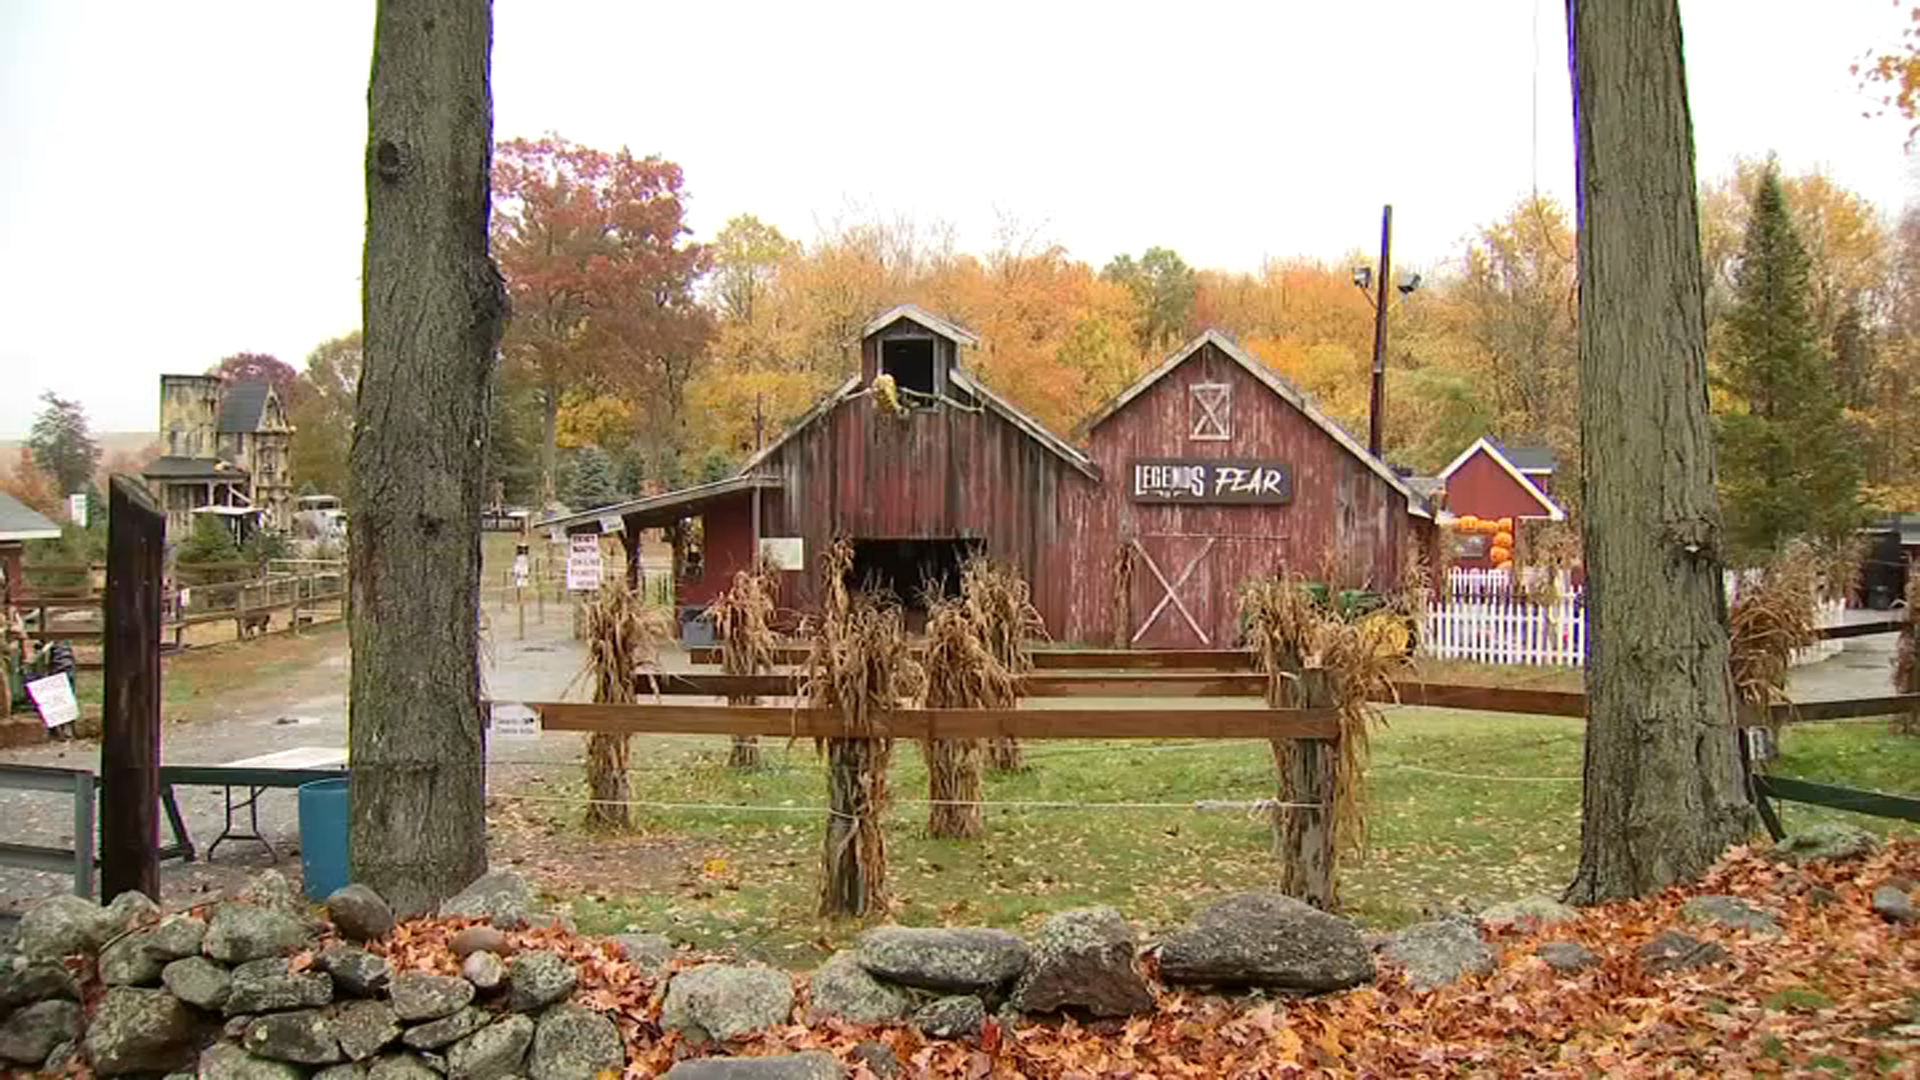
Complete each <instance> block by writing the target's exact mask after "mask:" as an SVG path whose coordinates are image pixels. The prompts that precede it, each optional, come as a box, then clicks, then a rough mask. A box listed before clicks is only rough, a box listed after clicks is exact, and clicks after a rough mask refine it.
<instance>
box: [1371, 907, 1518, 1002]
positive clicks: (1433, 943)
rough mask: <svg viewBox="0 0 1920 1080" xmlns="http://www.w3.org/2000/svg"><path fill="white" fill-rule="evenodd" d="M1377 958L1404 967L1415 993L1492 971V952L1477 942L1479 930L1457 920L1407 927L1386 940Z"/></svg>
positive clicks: (1483, 943)
mask: <svg viewBox="0 0 1920 1080" xmlns="http://www.w3.org/2000/svg"><path fill="white" fill-rule="evenodd" d="M1380 955H1381V956H1383V957H1385V958H1386V959H1387V960H1389V961H1391V962H1392V963H1394V964H1397V965H1399V966H1400V967H1402V968H1405V969H1406V973H1407V985H1409V986H1411V987H1413V988H1414V989H1415V990H1431V989H1433V988H1434V987H1436V986H1445V985H1447V984H1448V983H1452V982H1458V981H1459V980H1460V979H1462V978H1465V977H1466V976H1468V975H1483V974H1485V973H1487V972H1489V971H1492V970H1493V969H1494V957H1493V950H1492V949H1489V948H1487V945H1486V942H1483V941H1481V940H1480V931H1479V930H1478V929H1476V928H1475V927H1474V925H1473V924H1472V923H1469V922H1466V921H1464V920H1461V919H1440V920H1438V921H1435V922H1426V923H1420V924H1419V925H1417V926H1409V927H1407V928H1406V929H1405V930H1402V931H1400V932H1399V933H1397V934H1395V935H1393V937H1391V938H1389V939H1388V941H1387V943H1386V945H1385V946H1384V947H1382V948H1381V950H1380Z"/></svg>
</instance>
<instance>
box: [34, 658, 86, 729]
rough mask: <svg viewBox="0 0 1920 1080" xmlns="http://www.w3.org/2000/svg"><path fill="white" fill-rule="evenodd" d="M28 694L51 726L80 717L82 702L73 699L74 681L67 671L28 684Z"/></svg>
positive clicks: (68, 722)
mask: <svg viewBox="0 0 1920 1080" xmlns="http://www.w3.org/2000/svg"><path fill="white" fill-rule="evenodd" d="M27 695H28V696H29V697H31V698H33V704H34V707H35V708H37V709H39V710H40V719H41V720H42V721H43V722H45V724H46V725H47V726H48V727H50V728H56V727H59V726H60V725H61V724H71V723H73V722H74V721H75V720H78V719H80V703H79V702H77V701H75V700H74V699H73V683H72V682H71V681H69V680H68V678H67V673H66V672H64V671H63V672H61V673H60V674H58V675H49V676H47V677H46V678H44V679H35V680H33V681H32V682H30V683H28V684H27Z"/></svg>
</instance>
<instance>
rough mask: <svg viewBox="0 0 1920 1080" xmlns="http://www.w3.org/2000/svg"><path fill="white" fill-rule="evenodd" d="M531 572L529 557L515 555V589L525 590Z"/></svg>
mask: <svg viewBox="0 0 1920 1080" xmlns="http://www.w3.org/2000/svg"><path fill="white" fill-rule="evenodd" d="M530 572H531V570H530V569H529V567H528V565H527V557H526V556H525V555H515V556H514V557H513V587H514V588H516V589H519V588H525V587H526V584H527V576H528V574H529V573H530Z"/></svg>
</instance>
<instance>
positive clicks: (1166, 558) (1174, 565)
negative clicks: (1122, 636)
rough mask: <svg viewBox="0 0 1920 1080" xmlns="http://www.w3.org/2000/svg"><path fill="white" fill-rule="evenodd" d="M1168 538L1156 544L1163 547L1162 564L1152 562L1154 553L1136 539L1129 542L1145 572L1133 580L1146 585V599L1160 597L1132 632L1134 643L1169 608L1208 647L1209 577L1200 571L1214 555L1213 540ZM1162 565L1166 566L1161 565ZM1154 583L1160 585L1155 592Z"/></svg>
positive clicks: (1138, 640)
mask: <svg viewBox="0 0 1920 1080" xmlns="http://www.w3.org/2000/svg"><path fill="white" fill-rule="evenodd" d="M1167 539H1168V540H1169V541H1170V542H1166V543H1164V544H1162V545H1159V546H1161V548H1162V550H1161V561H1156V560H1155V559H1154V557H1153V553H1152V552H1150V551H1148V550H1147V546H1146V545H1145V544H1143V543H1141V542H1140V541H1139V540H1134V541H1132V543H1133V550H1134V554H1135V555H1137V556H1138V557H1139V559H1140V562H1141V564H1142V565H1144V566H1145V567H1146V570H1147V573H1146V576H1145V577H1144V578H1142V577H1141V576H1140V575H1135V579H1136V580H1140V581H1143V582H1146V583H1148V584H1147V585H1146V588H1147V593H1148V595H1149V596H1152V595H1155V594H1157V595H1158V597H1159V599H1158V602H1156V603H1155V604H1154V605H1153V607H1152V609H1151V610H1149V611H1148V612H1147V617H1146V618H1145V619H1144V620H1142V621H1141V623H1140V626H1139V628H1138V629H1136V630H1135V631H1134V632H1133V643H1134V644H1136V645H1138V644H1139V643H1140V639H1141V638H1144V637H1146V636H1147V633H1148V632H1149V631H1151V630H1152V629H1153V624H1154V622H1155V620H1157V619H1159V618H1160V615H1161V613H1162V612H1164V611H1167V610H1168V609H1169V608H1171V609H1172V610H1173V611H1174V612H1175V613H1177V614H1178V615H1179V616H1180V618H1182V619H1184V620H1185V621H1186V625H1187V628H1188V629H1189V630H1191V631H1193V634H1194V636H1195V637H1197V638H1199V639H1200V644H1201V645H1202V646H1211V645H1212V644H1213V638H1212V637H1211V636H1210V635H1208V633H1207V631H1206V623H1205V621H1204V620H1206V619H1207V618H1208V617H1209V616H1210V615H1211V614H1212V610H1211V605H1210V604H1209V603H1208V599H1207V589H1208V583H1209V582H1210V581H1211V579H1212V575H1210V574H1207V573H1204V572H1203V565H1204V564H1205V563H1206V561H1207V556H1208V555H1210V554H1212V553H1213V545H1214V538H1213V537H1211V536H1209V537H1205V538H1199V537H1181V538H1167ZM1182 541H1184V542H1182ZM1162 562H1164V563H1165V564H1166V565H1164V566H1163V565H1162ZM1169 570H1171V571H1172V576H1171V577H1169V576H1168V572H1169ZM1196 574H1198V577H1199V581H1198V582H1195V585H1194V587H1193V588H1191V589H1189V588H1187V585H1188V582H1190V581H1193V579H1194V577H1195V576H1196ZM1156 584H1157V585H1158V586H1159V588H1157V589H1156V588H1154V585H1156ZM1189 602H1191V604H1190V603H1189ZM1196 611H1197V614H1196Z"/></svg>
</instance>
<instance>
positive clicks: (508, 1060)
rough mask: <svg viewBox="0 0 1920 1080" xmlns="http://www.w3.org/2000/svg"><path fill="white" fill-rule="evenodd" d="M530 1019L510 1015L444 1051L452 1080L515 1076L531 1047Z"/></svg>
mask: <svg viewBox="0 0 1920 1080" xmlns="http://www.w3.org/2000/svg"><path fill="white" fill-rule="evenodd" d="M533 1028H534V1024H533V1019H532V1018H531V1017H527V1016H521V1015H519V1014H514V1015H512V1016H508V1017H505V1018H504V1019H500V1020H496V1021H494V1022H493V1023H491V1024H488V1025H487V1026H486V1027H483V1028H481V1029H480V1030H479V1031H476V1032H474V1033H473V1034H471V1035H469V1036H467V1037H466V1038H464V1039H461V1040H460V1041H459V1042H457V1043H455V1044H453V1049H451V1050H449V1051H447V1075H448V1076H449V1077H451V1078H452V1080H504V1078H505V1077H509V1076H515V1075H518V1074H519V1072H520V1070H521V1066H523V1065H524V1064H525V1063H526V1060H527V1048H528V1047H530V1046H532V1045H533Z"/></svg>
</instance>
